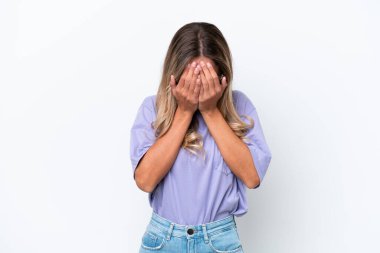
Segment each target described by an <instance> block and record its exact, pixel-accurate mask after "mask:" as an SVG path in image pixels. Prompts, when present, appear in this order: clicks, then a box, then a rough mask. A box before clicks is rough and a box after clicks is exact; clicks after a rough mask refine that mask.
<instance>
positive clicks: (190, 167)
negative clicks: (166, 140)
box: [130, 90, 272, 225]
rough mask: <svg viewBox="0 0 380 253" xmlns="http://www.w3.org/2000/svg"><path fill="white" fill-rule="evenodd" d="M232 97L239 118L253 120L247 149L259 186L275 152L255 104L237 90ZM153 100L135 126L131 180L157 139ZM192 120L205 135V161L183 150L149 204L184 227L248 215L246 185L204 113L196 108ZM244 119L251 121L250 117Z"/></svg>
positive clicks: (141, 109) (147, 102) (144, 104)
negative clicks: (226, 158) (224, 154)
mask: <svg viewBox="0 0 380 253" xmlns="http://www.w3.org/2000/svg"><path fill="white" fill-rule="evenodd" d="M232 94H233V101H234V105H235V108H236V110H237V112H238V114H239V115H241V114H247V115H249V116H250V117H252V118H253V120H254V121H255V126H254V128H251V129H250V130H249V132H248V134H247V137H249V138H250V140H252V141H253V142H251V143H249V144H247V146H248V148H249V150H250V152H251V155H252V157H253V161H254V164H255V167H256V169H257V172H258V175H259V177H260V184H261V182H262V180H263V178H264V175H265V174H266V171H267V169H268V167H269V163H270V161H271V157H272V154H271V151H270V150H269V148H268V145H267V143H266V140H265V137H264V133H263V130H262V128H261V124H260V120H259V118H258V114H257V111H256V108H255V106H254V105H253V103H252V102H251V100H250V99H249V98H248V97H247V96H246V95H245V93H243V92H242V91H239V90H233V91H232ZM155 99H156V95H150V96H147V97H145V99H144V100H143V102H142V104H141V105H140V107H139V109H138V112H137V115H136V118H135V121H134V123H133V126H132V128H131V132H130V138H131V139H130V157H131V162H132V169H133V177H134V171H135V169H136V167H137V164H138V162H139V161H140V159H141V158H142V157H143V155H144V154H145V153H146V151H147V150H148V149H149V147H151V146H152V144H153V143H154V141H155V135H154V130H153V128H151V123H152V121H154V120H155V118H156V110H155ZM194 116H195V117H197V118H198V120H199V128H198V132H199V133H200V134H201V135H202V136H203V145H204V149H205V151H206V160H205V161H203V159H202V158H201V157H196V156H195V155H193V154H191V153H190V152H188V151H187V150H185V149H184V148H182V147H181V148H180V150H179V153H178V156H177V158H176V160H175V162H174V164H173V166H172V168H171V169H170V170H169V172H168V173H167V174H166V175H165V177H164V178H163V179H162V180H161V182H160V183H159V184H158V185H157V186H156V188H155V190H154V191H153V192H152V193H149V194H148V199H149V204H150V206H151V207H152V208H153V210H154V211H155V212H156V213H157V214H159V215H161V216H162V217H164V218H166V219H169V220H171V221H173V222H175V223H177V224H184V225H198V224H203V223H207V222H211V221H215V220H219V219H222V218H224V217H226V216H228V215H230V214H233V215H235V216H242V215H244V214H245V213H246V212H247V211H248V205H247V198H246V190H247V187H246V185H245V184H244V183H243V182H242V181H241V180H240V179H239V178H238V177H236V176H235V174H234V173H233V172H232V171H231V170H230V168H229V167H228V166H227V164H226V163H225V161H224V159H223V157H222V155H221V153H220V151H219V149H218V146H217V145H216V143H215V141H214V139H213V138H212V136H211V134H210V133H209V131H208V128H207V125H206V123H205V121H204V119H203V117H202V115H201V113H200V112H199V111H198V110H197V111H196V112H195V113H194ZM241 118H242V120H243V121H244V122H247V123H249V121H248V119H246V118H244V117H241ZM257 187H259V185H258V186H257ZM257 187H256V188H257Z"/></svg>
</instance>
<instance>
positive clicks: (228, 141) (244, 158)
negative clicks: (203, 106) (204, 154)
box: [202, 108, 260, 189]
mask: <svg viewBox="0 0 380 253" xmlns="http://www.w3.org/2000/svg"><path fill="white" fill-rule="evenodd" d="M202 116H203V118H204V120H205V122H206V124H207V127H208V129H209V132H210V134H211V135H212V137H213V138H214V140H215V143H216V144H217V146H218V148H219V150H220V153H221V154H222V156H223V159H224V160H225V161H226V163H227V165H228V167H230V168H231V170H232V172H233V173H234V174H235V175H236V176H237V177H238V178H239V179H240V180H241V181H242V182H243V183H244V184H245V185H246V186H247V187H248V188H250V189H253V188H255V187H256V186H257V185H258V184H259V183H260V178H259V175H258V174H257V169H256V168H255V164H254V162H253V158H252V156H251V152H250V151H249V149H248V147H247V145H246V144H245V143H244V142H243V141H242V140H241V139H240V138H239V137H237V136H236V135H235V133H234V132H233V131H232V129H231V128H230V126H229V125H228V123H227V122H226V121H225V119H224V118H223V115H222V114H221V112H220V111H219V109H218V108H215V109H213V110H209V111H207V112H202Z"/></svg>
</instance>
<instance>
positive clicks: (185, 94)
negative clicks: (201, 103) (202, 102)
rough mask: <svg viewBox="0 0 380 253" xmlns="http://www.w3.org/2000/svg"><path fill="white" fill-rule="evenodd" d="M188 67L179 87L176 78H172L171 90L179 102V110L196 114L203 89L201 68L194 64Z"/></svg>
mask: <svg viewBox="0 0 380 253" xmlns="http://www.w3.org/2000/svg"><path fill="white" fill-rule="evenodd" d="M189 65H190V64H188V65H187V67H186V69H185V71H184V73H183V74H182V76H181V79H180V80H179V82H178V85H177V84H176V82H175V79H174V76H173V75H171V76H170V88H171V91H172V94H173V96H174V97H175V98H176V100H177V104H178V108H179V109H180V110H183V111H190V112H191V113H194V112H195V111H196V110H197V109H198V98H199V93H200V89H201V80H200V75H199V72H200V66H197V64H196V62H193V63H192V64H191V65H190V66H189Z"/></svg>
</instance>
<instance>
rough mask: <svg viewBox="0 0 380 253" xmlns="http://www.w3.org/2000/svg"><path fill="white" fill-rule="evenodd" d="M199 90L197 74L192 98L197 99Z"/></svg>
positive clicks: (199, 81)
mask: <svg viewBox="0 0 380 253" xmlns="http://www.w3.org/2000/svg"><path fill="white" fill-rule="evenodd" d="M200 90H201V78H200V76H199V75H198V77H197V80H196V81H195V89H194V92H193V97H194V99H196V100H198V98H199V93H200Z"/></svg>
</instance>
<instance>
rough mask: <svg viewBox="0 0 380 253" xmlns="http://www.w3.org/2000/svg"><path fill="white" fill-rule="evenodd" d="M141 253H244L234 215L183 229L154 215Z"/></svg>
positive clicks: (141, 246) (143, 240)
mask: <svg viewBox="0 0 380 253" xmlns="http://www.w3.org/2000/svg"><path fill="white" fill-rule="evenodd" d="M139 252H140V253H149V252H150V253H151V252H165V253H168V252H172V253H244V251H243V246H242V244H241V241H240V238H239V235H238V231H237V226H236V222H235V216H233V215H229V216H227V217H225V218H223V219H220V220H216V221H213V222H209V223H204V224H198V225H181V224H176V223H174V222H172V221H170V220H167V219H165V218H163V217H161V216H160V215H158V214H157V213H155V212H154V211H153V212H152V217H151V219H150V221H149V224H148V225H147V227H146V230H145V232H144V235H143V236H142V238H141V245H140V251H139Z"/></svg>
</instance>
